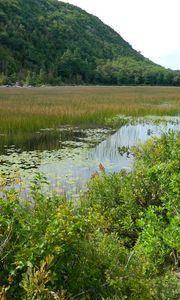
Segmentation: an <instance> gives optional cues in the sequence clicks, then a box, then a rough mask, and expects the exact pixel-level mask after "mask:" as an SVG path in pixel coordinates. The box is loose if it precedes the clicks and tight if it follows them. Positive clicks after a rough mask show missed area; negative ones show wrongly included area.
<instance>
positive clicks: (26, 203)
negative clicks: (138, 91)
mask: <svg viewBox="0 0 180 300" xmlns="http://www.w3.org/2000/svg"><path fill="white" fill-rule="evenodd" d="M133 151H134V154H135V165H134V169H133V171H132V172H128V173H127V172H125V171H122V172H119V173H114V174H112V175H110V176H109V175H107V174H106V172H105V170H104V169H103V168H102V167H101V174H99V175H96V176H94V178H92V179H91V181H90V183H89V189H88V191H86V192H85V193H84V194H83V195H82V196H81V199H80V200H79V202H78V203H77V202H74V201H73V198H72V200H68V201H67V200H66V199H65V198H64V197H59V196H56V195H53V194H51V195H45V194H44V193H43V191H42V188H43V186H44V185H47V181H46V179H45V178H44V176H42V175H40V174H38V173H37V174H36V177H35V178H34V180H33V181H32V182H31V185H30V193H29V195H28V196H26V197H25V196H24V197H23V198H22V196H21V195H20V193H19V192H17V191H16V190H14V189H13V188H8V187H7V182H6V178H2V177H1V199H0V210H1V216H0V223H1V226H0V239H1V244H0V295H1V298H2V299H29V300H30V299H59V300H60V299H61V300H62V299H84V300H85V299H94V300H95V299H106V300H109V299H114V300H120V299H132V300H137V299H142V300H154V299H155V300H159V299H161V300H164V299H169V300H179V297H180V282H179V253H180V240H179V209H180V207H179V199H180V194H179V192H180V190H179V186H180V177H179V174H180V172H179V171H180V136H179V133H176V134H175V133H173V132H171V133H168V134H163V135H162V137H161V138H160V139H158V138H150V139H149V140H148V141H147V142H146V143H145V144H144V145H142V146H139V147H138V148H136V149H134V150H133Z"/></svg>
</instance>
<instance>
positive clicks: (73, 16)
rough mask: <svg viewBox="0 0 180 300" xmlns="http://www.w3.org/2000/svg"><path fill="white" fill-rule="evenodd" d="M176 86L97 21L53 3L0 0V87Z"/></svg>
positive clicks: (178, 81)
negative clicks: (12, 85)
mask: <svg viewBox="0 0 180 300" xmlns="http://www.w3.org/2000/svg"><path fill="white" fill-rule="evenodd" d="M16 81H19V82H21V83H22V84H30V85H37V84H44V83H48V84H54V85H56V84H119V85H121V84H149V85H180V71H172V70H166V69H165V68H163V67H161V66H158V65H156V64H154V63H152V62H151V61H150V60H148V59H146V58H144V57H143V56H142V55H141V54H140V53H139V52H137V51H135V50H134V49H133V48H132V47H131V46H130V45H129V44H128V43H127V42H126V41H124V40H123V39H122V38H121V36H120V35H119V34H117V33H116V32H115V31H114V30H112V29H111V28H110V27H108V26H106V25H105V24H103V22H101V21H100V20H99V19H98V18H97V17H95V16H92V15H90V14H88V13H86V12H85V11H83V10H81V9H80V8H77V7H75V6H73V5H70V4H66V3H63V2H59V1H57V0H28V1H26V0H6V1H4V0H0V84H13V83H15V82H16Z"/></svg>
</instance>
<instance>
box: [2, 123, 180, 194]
mask: <svg viewBox="0 0 180 300" xmlns="http://www.w3.org/2000/svg"><path fill="white" fill-rule="evenodd" d="M171 129H173V130H175V131H179V130H180V117H166V118H165V117H163V118H159V117H158V118H155V117H146V118H137V119H134V120H133V119H128V122H127V124H126V125H124V126H122V127H121V128H119V129H116V130H115V129H107V128H106V129H102V128H101V129H97V128H96V129H82V128H72V127H68V126H66V127H63V128H59V129H51V128H48V129H44V130H40V131H39V132H37V133H35V134H33V135H27V134H26V135H25V136H24V138H23V136H21V139H18V137H17V141H16V138H15V137H13V139H12V138H11V137H9V138H8V139H7V137H1V143H0V150H1V156H0V171H1V174H6V175H8V177H9V183H11V182H12V181H13V178H16V184H15V185H16V187H17V188H18V189H20V190H21V191H23V192H25V191H26V192H27V190H28V189H27V186H28V184H29V182H30V181H31V180H32V178H33V176H34V173H35V171H39V172H43V173H45V175H46V176H47V178H48V181H49V182H50V186H49V187H48V188H47V190H51V191H52V190H53V191H54V192H56V193H57V194H61V195H63V194H65V193H66V195H67V197H71V196H72V195H73V197H78V195H79V193H80V191H81V190H82V189H85V188H86V183H87V181H88V179H90V178H91V176H93V175H94V174H98V173H99V172H100V169H102V168H104V169H105V171H106V173H108V174H110V173H113V172H118V171H120V170H122V169H125V170H126V171H130V170H131V169H132V166H133V155H132V154H131V153H130V151H129V148H130V147H132V146H137V145H138V144H141V143H144V142H145V141H146V140H147V139H148V138H149V137H151V136H160V135H161V134H162V133H163V132H167V131H168V130H171ZM5 143H6V144H5ZM12 143H13V144H12Z"/></svg>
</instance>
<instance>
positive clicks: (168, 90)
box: [0, 86, 180, 134]
mask: <svg viewBox="0 0 180 300" xmlns="http://www.w3.org/2000/svg"><path fill="white" fill-rule="evenodd" d="M179 113H180V88H177V87H100V86H66V87H65V86H64V87H38V88H37V87H33V88H13V87H9V88H0V134H3V133H15V132H33V131H34V130H38V129H40V128H46V127H58V126H61V125H67V124H68V125H69V124H70V125H80V126H103V125H105V124H106V120H107V119H110V118H112V117H113V116H115V115H118V114H123V115H128V116H142V115H178V114H179Z"/></svg>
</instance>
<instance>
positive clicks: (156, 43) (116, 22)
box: [63, 0, 180, 69]
mask: <svg viewBox="0 0 180 300" xmlns="http://www.w3.org/2000/svg"><path fill="white" fill-rule="evenodd" d="M63 2H69V3H71V4H74V5H76V6H79V7H81V8H82V9H84V10H86V11H87V12H89V13H91V14H93V15H95V16H97V17H99V18H100V19H101V20H102V21H103V22H104V23H106V24H108V25H109V26H111V27H112V28H113V29H114V30H116V31H117V32H118V33H119V34H120V35H121V36H122V37H123V38H124V39H125V40H126V41H127V42H128V43H129V44H131V45H132V47H133V48H134V49H136V50H137V51H141V53H142V54H143V55H144V56H146V57H148V58H149V59H151V60H153V61H154V62H157V63H159V64H161V65H164V66H165V67H169V68H172V69H180V32H179V31H180V0H63Z"/></svg>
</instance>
